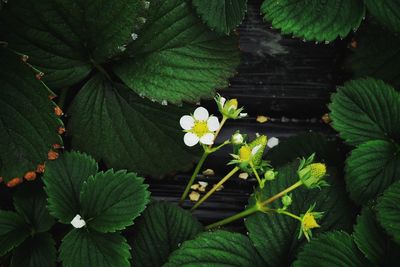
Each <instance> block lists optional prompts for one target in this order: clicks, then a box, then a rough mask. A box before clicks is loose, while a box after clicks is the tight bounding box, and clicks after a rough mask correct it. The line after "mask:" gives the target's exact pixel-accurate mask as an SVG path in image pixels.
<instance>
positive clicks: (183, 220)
mask: <svg viewBox="0 0 400 267" xmlns="http://www.w3.org/2000/svg"><path fill="white" fill-rule="evenodd" d="M133 229H134V233H133V234H132V235H130V238H128V242H129V244H130V245H131V247H132V261H133V262H132V265H133V266H148V267H154V266H162V265H163V264H164V263H165V262H166V261H167V259H168V256H169V255H170V254H171V252H173V251H174V250H176V249H177V248H178V247H179V245H180V244H181V243H183V242H184V241H186V240H190V239H193V238H194V237H195V236H196V235H197V234H198V233H200V232H201V231H202V229H203V227H202V226H201V224H200V223H199V222H198V221H197V220H196V219H195V218H194V217H193V216H192V215H191V214H190V213H189V212H188V211H186V210H183V209H182V208H179V207H178V206H176V205H174V204H170V203H167V202H153V203H152V204H150V206H149V207H147V209H146V210H145V211H144V212H143V214H142V215H141V217H140V218H139V219H138V221H137V222H136V224H135V226H134V227H133Z"/></svg>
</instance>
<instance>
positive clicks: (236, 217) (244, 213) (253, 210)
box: [205, 205, 258, 230]
mask: <svg viewBox="0 0 400 267" xmlns="http://www.w3.org/2000/svg"><path fill="white" fill-rule="evenodd" d="M257 211H258V207H257V206H256V205H254V206H252V207H251V208H249V209H245V210H244V211H242V212H240V213H237V214H235V215H233V216H231V217H228V218H226V219H223V220H221V221H219V222H216V223H213V224H210V225H207V226H206V227H205V229H206V230H209V229H212V228H216V227H220V226H222V225H225V224H228V223H231V222H233V221H236V220H239V219H241V218H244V217H247V216H249V215H251V214H253V213H256V212H257Z"/></svg>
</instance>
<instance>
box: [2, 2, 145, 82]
mask: <svg viewBox="0 0 400 267" xmlns="http://www.w3.org/2000/svg"><path fill="white" fill-rule="evenodd" d="M144 2H145V1H142V0H139V1H118V0H109V1H90V0H82V1H79V2H73V1H67V0H56V1H54V0H42V1H35V0H13V1H9V3H8V4H7V6H6V7H5V8H4V10H3V11H2V16H1V18H0V23H1V24H3V25H2V27H1V28H2V29H3V30H4V33H3V36H2V38H4V39H3V40H5V41H7V42H8V43H9V46H10V47H11V48H13V49H14V50H17V51H19V52H21V53H24V54H27V55H28V56H29V57H30V59H29V62H30V63H32V64H33V65H35V66H36V67H38V68H39V69H40V70H41V71H43V72H45V73H46V75H45V76H44V81H45V82H46V83H48V84H49V85H51V86H56V87H66V86H69V85H72V84H74V83H76V82H78V81H80V80H82V79H83V78H84V77H85V76H87V75H88V74H89V72H90V71H91V69H93V65H97V64H99V63H104V62H105V61H107V60H108V59H109V58H110V57H112V56H114V55H116V54H118V53H121V50H123V46H124V45H127V44H128V43H129V42H131V41H132V36H131V35H132V33H133V32H137V31H138V29H139V27H140V26H141V24H142V23H143V20H144V19H143V17H142V16H143V13H144V11H145V3H144Z"/></svg>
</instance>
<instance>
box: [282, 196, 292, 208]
mask: <svg viewBox="0 0 400 267" xmlns="http://www.w3.org/2000/svg"><path fill="white" fill-rule="evenodd" d="M292 202H293V199H292V197H291V195H284V196H283V197H282V204H283V206H284V207H289V206H290V205H292Z"/></svg>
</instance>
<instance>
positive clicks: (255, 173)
mask: <svg viewBox="0 0 400 267" xmlns="http://www.w3.org/2000/svg"><path fill="white" fill-rule="evenodd" d="M250 167H251V169H252V171H253V173H254V175H255V176H256V178H257V181H258V185H259V186H260V188H261V189H262V188H263V187H264V185H263V184H262V181H261V179H260V176H258V173H257V170H256V169H255V168H254V165H253V163H251V162H250Z"/></svg>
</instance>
